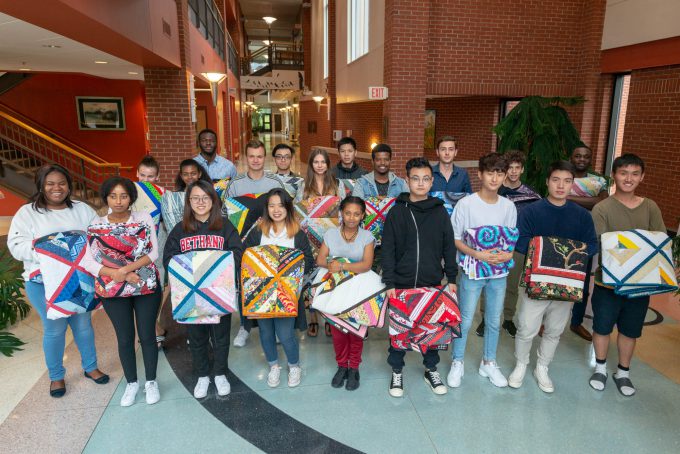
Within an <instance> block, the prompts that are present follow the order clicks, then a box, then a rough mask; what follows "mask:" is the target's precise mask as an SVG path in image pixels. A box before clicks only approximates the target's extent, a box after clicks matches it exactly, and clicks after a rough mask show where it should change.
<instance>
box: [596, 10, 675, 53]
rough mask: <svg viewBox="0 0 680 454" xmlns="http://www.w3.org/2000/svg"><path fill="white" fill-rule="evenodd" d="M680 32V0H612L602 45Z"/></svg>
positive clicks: (635, 42) (628, 42)
mask: <svg viewBox="0 0 680 454" xmlns="http://www.w3.org/2000/svg"><path fill="white" fill-rule="evenodd" d="M674 36H680V0H608V1H607V13H606V15H605V19H604V32H603V34H602V49H611V48H614V47H622V46H629V45H631V44H638V43H644V42H647V41H655V40H657V39H664V38H671V37H674Z"/></svg>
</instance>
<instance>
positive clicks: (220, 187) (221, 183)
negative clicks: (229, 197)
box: [214, 177, 231, 200]
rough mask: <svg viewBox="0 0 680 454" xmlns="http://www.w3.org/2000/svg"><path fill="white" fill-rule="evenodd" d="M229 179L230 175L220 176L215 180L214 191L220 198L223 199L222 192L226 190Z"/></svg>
mask: <svg viewBox="0 0 680 454" xmlns="http://www.w3.org/2000/svg"><path fill="white" fill-rule="evenodd" d="M230 181H231V177H227V178H222V179H221V180H218V181H216V182H215V184H214V187H215V192H217V195H218V196H219V198H220V200H224V198H225V195H224V193H225V192H226V191H227V186H229V182H230Z"/></svg>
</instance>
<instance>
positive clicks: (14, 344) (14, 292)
mask: <svg viewBox="0 0 680 454" xmlns="http://www.w3.org/2000/svg"><path fill="white" fill-rule="evenodd" d="M22 288H24V281H23V280H22V279H21V264H20V263H19V262H17V261H15V260H14V259H13V258H12V256H10V254H9V252H8V251H7V249H5V248H2V249H0V330H4V329H5V328H7V327H8V326H10V325H13V324H14V323H16V322H17V320H21V319H23V318H25V317H26V316H27V315H28V312H29V311H30V310H31V306H30V305H28V304H27V303H26V301H24V296H23V295H22V294H21V289H22ZM21 345H24V342H22V341H20V340H19V339H17V338H16V337H15V336H14V335H13V334H12V333H8V332H4V331H0V353H2V354H3V355H5V356H12V354H13V353H14V352H15V351H17V350H21V348H19V347H20V346H21Z"/></svg>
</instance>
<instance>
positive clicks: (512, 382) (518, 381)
mask: <svg viewBox="0 0 680 454" xmlns="http://www.w3.org/2000/svg"><path fill="white" fill-rule="evenodd" d="M526 372H527V365H526V364H523V363H517V364H515V370H513V371H512V373H511V374H510V376H509V377H508V386H510V387H511V388H515V389H517V388H519V387H521V386H522V382H523V381H524V375H525V374H526Z"/></svg>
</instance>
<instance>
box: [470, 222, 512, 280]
mask: <svg viewBox="0 0 680 454" xmlns="http://www.w3.org/2000/svg"><path fill="white" fill-rule="evenodd" d="M518 239H519V230H518V229H516V228H514V227H505V226H502V225H485V226H481V227H475V228H472V229H467V230H466V231H465V234H464V235H463V241H464V242H465V244H467V245H468V246H470V247H471V248H472V249H474V250H476V251H488V250H493V249H499V250H501V251H506V252H512V251H514V250H515V245H516V244H517V240H518ZM458 265H460V266H461V267H462V268H463V272H464V273H465V274H466V275H467V276H468V277H469V278H470V279H489V278H497V277H503V276H507V275H508V274H509V273H510V269H511V268H512V267H514V266H515V262H514V260H512V259H510V261H508V262H505V263H501V264H499V265H492V264H489V263H486V262H482V261H479V260H477V259H475V258H474V257H471V256H469V255H465V254H463V253H460V254H459V261H458Z"/></svg>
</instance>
